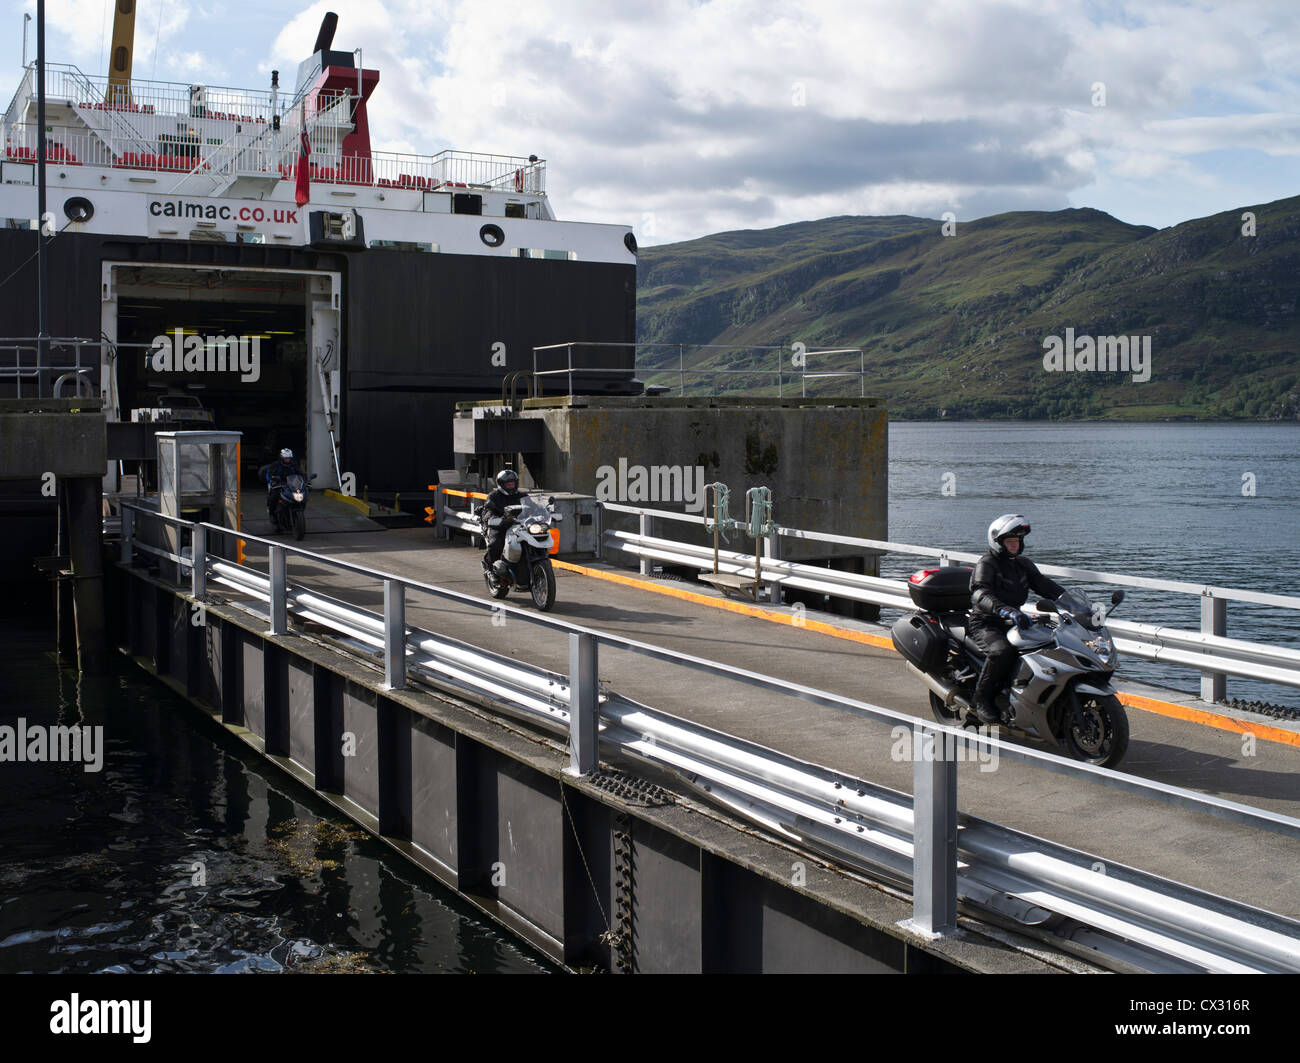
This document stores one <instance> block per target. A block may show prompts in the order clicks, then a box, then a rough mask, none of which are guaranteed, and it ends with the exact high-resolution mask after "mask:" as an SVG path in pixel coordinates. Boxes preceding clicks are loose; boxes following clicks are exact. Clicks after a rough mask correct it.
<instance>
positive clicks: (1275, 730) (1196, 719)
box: [1119, 694, 1300, 747]
mask: <svg viewBox="0 0 1300 1063" xmlns="http://www.w3.org/2000/svg"><path fill="white" fill-rule="evenodd" d="M1119 700H1120V701H1122V702H1123V703H1124V704H1125V705H1131V706H1132V707H1133V708H1135V709H1146V711H1147V712H1154V713H1158V714H1159V715H1161V716H1172V717H1173V718H1174V719H1176V720H1187V721H1188V722H1190V723H1203V724H1205V725H1206V726H1207V727H1217V728H1218V729H1219V730H1220V731H1236V732H1237V733H1238V734H1250V735H1255V736H1256V737H1257V738H1264V739H1267V740H1268V741H1270V742H1282V743H1284V744H1286V745H1289V746H1298V747H1300V731H1286V730H1283V729H1282V728H1281V727H1270V726H1269V725H1268V724H1266V723H1252V722H1251V721H1250V720H1238V719H1236V718H1234V717H1232V716H1220V715H1219V714H1218V713H1216V712H1207V711H1206V710H1205V709H1193V708H1192V707H1191V706H1190V705H1176V704H1174V703H1173V702H1169V701H1157V700H1156V699H1155V698H1144V697H1142V696H1141V695H1140V694H1121V695H1120V696H1119Z"/></svg>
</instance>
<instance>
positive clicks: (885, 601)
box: [600, 502, 1300, 702]
mask: <svg viewBox="0 0 1300 1063" xmlns="http://www.w3.org/2000/svg"><path fill="white" fill-rule="evenodd" d="M600 508H601V509H604V510H608V511H610V512H615V513H628V514H633V515H636V516H637V517H638V518H639V520H640V530H639V531H638V532H623V531H615V530H607V531H605V532H604V544H603V545H605V546H608V547H610V548H612V549H615V550H619V551H622V552H623V553H627V554H631V555H632V556H634V557H638V558H640V559H641V562H642V573H643V574H648V566H649V563H650V561H651V560H657V561H663V562H667V563H668V564H673V565H685V566H695V567H697V568H699V569H701V570H710V571H711V570H712V568H713V550H712V548H710V547H704V546H698V545H694V544H691V543H684V542H679V541H675V540H671V539H663V538H655V537H653V536H652V535H651V534H650V532H651V531H652V528H653V526H652V524H651V522H652V521H654V520H666V521H676V522H679V523H686V524H697V525H704V524H705V523H706V519H705V518H704V517H698V516H694V515H692V514H689V513H674V512H672V511H670V510H661V509H648V508H645V507H639V506H628V505H622V504H619V503H614V502H602V503H600ZM781 539H800V540H804V541H811V542H823V543H832V544H835V545H838V546H855V547H860V548H863V549H868V550H873V551H882V552H889V553H903V554H916V555H920V556H923V557H932V558H935V559H937V560H938V561H939V563H940V564H941V565H947V564H955V563H957V562H967V563H970V564H974V563H975V562H976V561H978V560H979V558H980V556H981V555H979V554H972V553H964V552H961V551H956V550H941V549H936V548H934V547H925V546H914V545H912V544H909V543H894V542H887V541H884V540H879V539H860V538H856V537H854V536H849V535H831V534H827V533H823V532H811V531H803V530H800V529H796V528H784V527H779V526H778V527H777V528H776V529H775V531H774V533H773V534H772V535H770V536H768V537H767V539H766V541H765V544H764V552H765V556H764V557H763V579H764V582H765V583H766V584H767V587H768V590H769V595H770V597H771V600H772V601H773V602H775V603H779V602H780V601H781V588H782V587H791V588H797V589H800V590H809V591H813V592H814V593H818V594H827V595H832V596H835V597H839V598H848V599H851V600H853V601H860V602H868V603H871V604H873V605H879V606H883V607H885V608H888V609H901V610H904V611H908V612H910V611H912V610H913V609H915V608H916V607H915V605H913V604H912V600H911V598H910V597H909V596H908V594H907V584H906V583H905V582H904V581H902V580H895V579H885V578H882V577H878V576H864V575H858V574H856V573H852V572H841V571H837V570H833V569H826V568H821V567H819V566H816V565H801V564H798V563H795V562H791V561H782V560H781V559H780V540H781ZM719 569H720V570H721V571H722V572H726V573H734V574H737V575H744V576H749V575H752V573H753V572H754V555H753V554H745V553H740V552H736V551H729V550H728V551H720V553H719ZM1038 569H1039V571H1040V572H1043V573H1046V574H1047V575H1049V576H1063V577H1065V578H1066V579H1072V580H1079V581H1084V582H1090V583H1106V584H1114V585H1117V586H1121V587H1136V588H1145V589H1148V590H1158V591H1167V592H1172V593H1180V594H1194V595H1196V596H1197V597H1199V598H1200V599H1201V630H1200V631H1188V630H1185V629H1180V628H1173V627H1168V626H1165V625H1160V624H1140V623H1134V622H1133V621H1127V620H1114V619H1112V620H1108V621H1107V622H1106V623H1107V626H1108V627H1109V628H1110V629H1111V631H1112V633H1113V634H1114V636H1115V646H1116V648H1117V649H1118V650H1120V651H1121V652H1123V653H1128V654H1131V655H1132V656H1134V657H1138V658H1141V659H1143V660H1148V661H1158V662H1160V663H1163V664H1172V665H1178V666H1181V667H1185V668H1194V669H1196V670H1197V671H1199V672H1200V673H1201V698H1202V700H1204V701H1208V702H1216V701H1223V700H1224V695H1225V682H1226V677H1227V676H1229V675H1234V676H1240V677H1242V678H1246V679H1254V680H1257V681H1259V682H1264V683H1278V684H1282V685H1285V686H1289V687H1300V650H1294V649H1289V648H1287V647H1283V646H1270V645H1267V644H1264V643H1258V642H1251V641H1249V640H1246V639H1232V638H1227V637H1225V636H1224V631H1225V630H1226V625H1227V603H1228V602H1229V601H1238V602H1245V603H1250V604H1254V605H1265V606H1273V607H1279V608H1283V609H1300V598H1298V597H1292V596H1288V595H1282V594H1269V593H1266V592H1263V591H1250V590H1241V589H1239V588H1235V587H1219V586H1214V585H1211V584H1198V583H1186V582H1180V581H1177V580H1161V579H1152V578H1150V577H1147V576H1126V575H1122V574H1118V573H1114V572H1094V571H1092V570H1091V569H1082V568H1068V567H1065V566H1062V565H1042V564H1040V565H1039V566H1038ZM1026 612H1030V613H1034V612H1036V610H1034V609H1032V608H1027V609H1026Z"/></svg>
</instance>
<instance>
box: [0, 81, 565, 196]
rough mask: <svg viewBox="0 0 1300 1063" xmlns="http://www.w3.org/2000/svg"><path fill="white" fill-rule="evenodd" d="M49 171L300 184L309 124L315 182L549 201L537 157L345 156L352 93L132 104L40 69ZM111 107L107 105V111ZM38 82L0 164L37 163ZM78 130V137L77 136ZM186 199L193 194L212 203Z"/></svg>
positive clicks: (201, 93)
mask: <svg viewBox="0 0 1300 1063" xmlns="http://www.w3.org/2000/svg"><path fill="white" fill-rule="evenodd" d="M45 81H46V97H47V99H46V107H47V121H46V128H47V133H46V150H47V161H49V162H51V163H55V164H58V165H64V166H77V165H88V166H110V167H123V168H128V169H137V170H147V171H155V170H156V171H163V172H176V173H181V174H185V173H189V172H191V171H192V172H195V173H207V174H210V175H217V176H227V177H228V176H233V175H235V174H248V173H253V174H258V173H260V174H266V175H270V176H277V177H279V178H283V179H288V180H293V179H295V178H296V177H297V172H298V159H299V152H300V133H301V127H302V125H301V124H302V122H303V120H304V119H305V121H306V124H307V132H308V139H309V141H310V144H311V147H312V152H311V155H310V162H309V165H310V173H309V177H310V180H312V181H315V182H322V183H327V184H345V185H364V186H374V187H379V188H394V189H412V190H423V191H434V190H452V191H457V190H464V191H496V192H512V193H518V194H529V195H545V172H546V166H545V162H544V161H543V160H540V159H537V158H536V157H534V156H530V157H528V158H523V157H520V156H513V155H493V154H484V153H480V152H465V151H456V150H450V149H449V150H446V151H442V152H439V153H438V154H436V155H413V154H406V153H401V152H384V151H372V152H371V153H370V154H369V156H364V155H356V154H345V153H344V144H345V139H346V137H347V136H349V135H350V134H351V132H352V128H353V120H354V107H355V103H356V100H357V97H356V96H355V95H354V94H353V93H352V92H351V90H343V91H341V92H333V91H331V92H328V93H324V92H322V93H313V94H311V95H310V96H308V97H306V98H304V99H302V100H295V99H293V98H290V97H289V96H288V95H287V94H286V95H285V96H284V97H283V98H276V97H273V96H272V94H271V93H270V92H269V91H258V90H248V89H233V88H225V87H222V86H206V85H204V86H200V85H181V84H175V83H170V82H155V81H136V80H133V81H132V82H131V86H130V90H129V94H124V93H123V92H122V90H120V89H119V88H116V87H114V86H110V85H109V83H108V79H107V78H95V77H90V76H89V75H86V74H84V73H82V72H81V71H80V70H78V69H77V68H76V67H75V66H71V65H63V64H52V63H51V64H47V65H46V77H45ZM106 101H108V102H106ZM35 103H36V82H35V73H34V67H32V66H29V67H28V69H27V71H26V73H25V75H24V77H23V81H22V83H21V84H20V86H19V88H18V91H17V93H15V95H14V98H13V101H12V102H11V103H10V105H9V108H8V110H7V111H6V112H5V121H4V129H3V143H4V149H3V150H4V157H5V158H6V159H7V160H10V161H18V162H34V161H36V152H37V149H38V147H39V143H40V136H39V130H38V128H37V125H36V122H35V118H36V114H35ZM51 108H66V109H68V110H70V111H71V112H74V113H75V115H76V116H77V118H78V119H80V123H81V125H78V126H73V125H68V124H66V122H65V120H63V119H60V118H57V117H56V118H55V119H54V120H52V121H51V120H50V118H49V117H48V111H49V109H51ZM83 126H84V128H83ZM219 184H220V182H217V183H214V185H213V188H212V189H211V190H203V189H194V188H187V189H186V192H187V193H189V194H195V193H199V194H202V193H203V192H204V191H215V190H216V188H217V187H219Z"/></svg>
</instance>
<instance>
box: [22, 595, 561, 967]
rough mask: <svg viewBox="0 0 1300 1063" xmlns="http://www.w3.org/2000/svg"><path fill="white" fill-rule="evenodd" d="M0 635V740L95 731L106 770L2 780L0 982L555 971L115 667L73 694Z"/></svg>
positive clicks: (69, 678) (175, 702) (32, 643)
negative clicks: (0, 674) (0, 974)
mask: <svg viewBox="0 0 1300 1063" xmlns="http://www.w3.org/2000/svg"><path fill="white" fill-rule="evenodd" d="M52 645H53V633H52V627H51V628H44V627H42V626H41V625H39V624H36V625H34V624H33V623H32V622H31V620H30V619H29V618H24V619H23V620H22V621H21V622H19V621H15V619H14V616H13V614H12V611H11V612H10V614H9V615H8V616H0V665H3V667H4V674H5V675H6V676H7V677H8V678H7V688H8V689H7V696H6V697H5V701H4V704H3V708H2V709H0V722H3V723H7V724H10V725H12V724H13V723H14V721H15V720H16V719H17V718H18V717H20V716H21V717H25V718H26V719H27V721H28V723H29V724H32V725H34V724H54V723H59V724H64V725H72V724H81V725H83V726H95V725H102V726H103V727H104V737H105V752H104V767H103V770H102V771H101V772H99V773H88V772H84V771H83V770H82V766H81V765H80V764H57V763H55V764H51V763H41V764H31V763H4V764H0V802H2V804H3V807H4V809H5V810H6V811H5V813H4V816H3V819H2V820H0V851H3V853H4V854H5V860H4V863H3V865H2V866H0V970H3V971H7V972H15V971H18V972H33V971H34V972H80V973H92V972H181V971H202V972H220V973H244V972H284V971H300V972H312V971H391V972H412V971H479V972H528V971H532V972H539V971H546V970H553V969H554V968H553V967H551V966H550V965H549V964H548V963H547V962H546V961H545V960H544V959H542V958H541V957H540V956H538V955H537V954H535V953H533V952H531V950H529V949H527V947H525V946H521V945H519V944H517V943H516V942H515V941H514V940H513V939H511V938H509V937H508V936H507V935H505V934H504V932H501V931H498V930H496V929H495V928H494V927H493V926H492V925H491V924H488V923H487V922H486V920H484V919H483V918H482V917H479V916H478V915H477V914H476V913H473V911H472V909H470V908H469V907H468V906H467V905H465V904H464V903H463V902H461V901H460V899H459V898H457V897H456V896H455V895H454V894H452V893H451V892H450V891H447V890H444V889H442V888H441V887H440V886H438V885H437V884H436V883H433V882H432V881H431V880H429V879H427V878H425V877H424V876H421V875H419V873H418V872H416V871H414V870H413V869H411V868H410V867H409V866H408V865H406V864H405V863H404V862H403V861H401V860H400V859H399V858H397V857H395V856H393V855H392V854H391V853H389V852H388V850H387V849H386V848H385V847H384V846H383V845H382V844H381V843H379V842H376V841H375V840H373V839H372V838H370V837H369V836H368V835H366V834H365V833H364V832H362V831H361V830H359V829H358V828H355V827H353V826H351V825H350V824H348V823H346V822H344V821H341V820H339V819H337V818H335V817H334V816H333V815H332V814H330V811H329V810H328V808H327V807H326V806H324V805H323V804H320V803H318V802H315V801H314V799H312V798H310V797H308V796H306V795H305V794H304V793H303V792H301V791H295V789H294V788H293V786H292V784H290V783H287V782H284V781H283V780H280V779H278V778H276V777H275V776H272V775H264V774H262V770H261V766H260V765H259V764H258V763H257V761H256V760H255V757H254V755H253V754H251V753H247V752H245V751H244V750H243V749H242V748H241V747H240V746H239V744H238V742H236V741H235V740H234V739H233V738H231V737H230V736H228V735H225V733H224V732H222V731H221V730H220V728H218V727H216V726H215V725H211V724H208V723H207V722H206V721H204V720H203V719H202V718H201V717H200V716H199V715H198V714H197V713H196V712H195V711H194V710H193V709H192V708H191V707H190V706H189V705H187V704H186V703H185V702H183V701H181V700H180V699H179V698H177V697H176V696H174V695H173V694H172V693H171V692H170V691H168V690H167V689H165V688H164V687H163V686H162V685H161V684H159V683H156V682H154V681H152V680H150V679H149V678H148V677H147V676H145V675H142V674H140V673H139V672H137V671H136V670H135V669H134V667H133V666H131V665H129V664H126V663H125V662H119V666H118V667H117V671H116V673H115V674H113V675H110V676H108V677H106V678H103V679H99V680H84V679H83V680H82V681H80V682H78V681H77V679H76V676H75V673H72V672H69V671H68V670H66V669H60V668H58V667H57V666H56V665H55V663H54V660H53V658H52V656H50V655H47V652H46V651H47V650H48V649H49V648H50V647H51V646H52Z"/></svg>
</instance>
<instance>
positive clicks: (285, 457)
mask: <svg viewBox="0 0 1300 1063" xmlns="http://www.w3.org/2000/svg"><path fill="white" fill-rule="evenodd" d="M280 460H281V461H293V451H292V450H290V449H289V448H288V447H285V448H284V449H283V450H282V451H280Z"/></svg>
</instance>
